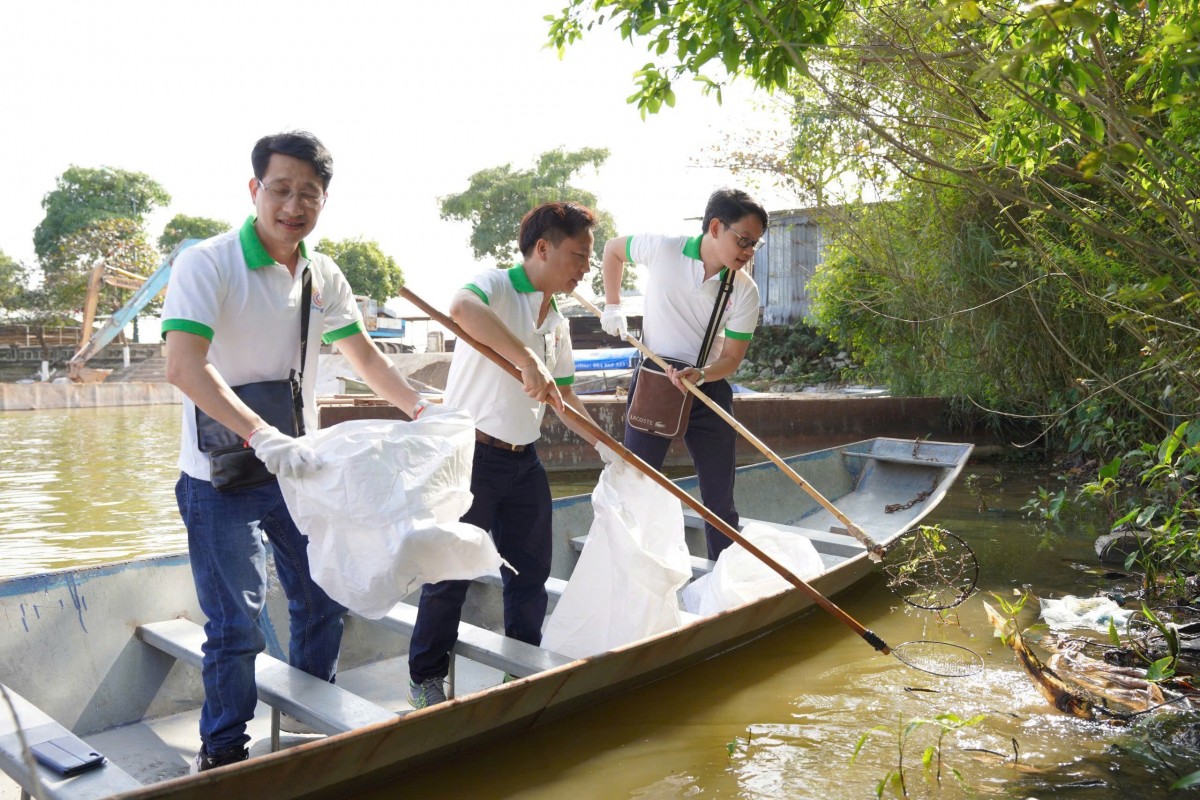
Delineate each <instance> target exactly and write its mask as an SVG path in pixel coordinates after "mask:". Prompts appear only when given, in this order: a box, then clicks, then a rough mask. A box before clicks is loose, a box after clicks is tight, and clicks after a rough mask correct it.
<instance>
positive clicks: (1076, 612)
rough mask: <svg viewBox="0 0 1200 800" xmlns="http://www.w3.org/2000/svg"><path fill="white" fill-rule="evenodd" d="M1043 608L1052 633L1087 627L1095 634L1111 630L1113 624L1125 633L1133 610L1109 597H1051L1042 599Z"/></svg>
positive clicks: (1043, 615) (1044, 617)
mask: <svg viewBox="0 0 1200 800" xmlns="http://www.w3.org/2000/svg"><path fill="white" fill-rule="evenodd" d="M1039 601H1040V603H1041V605H1042V619H1044V620H1046V624H1047V625H1049V626H1050V630H1052V631H1063V630H1073V629H1077V628H1088V629H1090V630H1094V631H1108V624H1109V622H1112V624H1113V625H1115V626H1116V627H1117V630H1123V629H1124V627H1125V626H1126V625H1127V624H1128V623H1129V618H1130V617H1131V616H1133V611H1131V610H1129V609H1126V608H1121V607H1120V606H1119V605H1117V604H1116V602H1115V601H1114V600H1112V599H1110V598H1108V597H1075V596H1074V595H1067V596H1066V597H1063V598H1061V599H1058V600H1055V599H1054V598H1051V597H1046V598H1039Z"/></svg>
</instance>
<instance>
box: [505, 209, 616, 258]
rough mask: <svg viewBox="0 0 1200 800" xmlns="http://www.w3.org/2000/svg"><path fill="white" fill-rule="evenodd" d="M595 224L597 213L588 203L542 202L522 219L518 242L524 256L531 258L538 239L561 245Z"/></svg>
mask: <svg viewBox="0 0 1200 800" xmlns="http://www.w3.org/2000/svg"><path fill="white" fill-rule="evenodd" d="M595 226H596V214H595V213H594V212H593V211H592V210H591V209H590V208H588V207H587V206H584V205H580V204H579V203H543V204H542V205H540V206H538V207H537V208H535V209H533V210H532V211H530V212H529V213H528V214H526V215H525V217H524V219H522V220H521V232H520V234H519V235H518V238H517V242H518V244H519V245H520V248H521V255H523V256H525V257H526V258H528V257H529V255H530V253H532V252H533V248H534V246H535V245H537V243H538V239H545V240H546V241H548V242H549V243H550V244H553V245H558V244H559V243H560V242H562V240H563V239H572V238H574V237H576V236H578V235H579V234H581V233H583V232H584V231H586V230H591V229H592V228H594V227H595Z"/></svg>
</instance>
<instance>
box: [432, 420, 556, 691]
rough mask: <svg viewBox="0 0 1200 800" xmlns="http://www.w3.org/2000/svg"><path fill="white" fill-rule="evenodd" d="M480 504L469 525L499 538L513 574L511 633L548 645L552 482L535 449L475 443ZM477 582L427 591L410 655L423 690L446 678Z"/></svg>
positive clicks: (507, 628)
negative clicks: (545, 640) (470, 592)
mask: <svg viewBox="0 0 1200 800" xmlns="http://www.w3.org/2000/svg"><path fill="white" fill-rule="evenodd" d="M471 494H472V495H474V501H473V502H472V503H471V507H470V509H468V510H467V513H466V514H464V515H463V517H462V521H463V522H467V523H470V524H471V525H477V526H478V527H480V528H483V529H484V530H485V531H489V532H491V534H492V540H493V541H495V543H496V549H497V550H499V551H500V555H501V557H502V558H504V560H505V561H507V562H508V563H509V564H512V566H513V568H514V569H516V570H517V573H516V574H515V575H514V574H513V571H512V570H510V569H508V568H507V567H501V569H500V573H501V575H502V576H503V578H504V634H505V635H506V636H510V637H512V638H514V639H520V640H521V641H522V642H528V643H529V644H535V645H536V644H541V642H542V621H543V620H544V619H545V617H546V602H547V598H546V579H547V578H549V577H550V554H551V545H552V543H551V526H550V517H551V512H552V509H551V497H550V481H549V480H548V479H547V478H546V470H545V468H544V467H543V466H542V462H541V461H540V460H539V459H538V457H537V450H536V449H535V448H534V447H533V446H532V445H530V446H529V447H528V448H527V449H525V450H524V451H522V452H520V453H513V452H511V451H508V450H501V449H499V448H496V447H492V446H491V445H486V444H482V443H479V442H476V443H475V460H474V462H473V465H472V472H471ZM470 584H471V582H470V581H441V582H440V583H427V584H425V585H424V586H423V587H422V588H421V602H420V603H419V605H418V607H417V609H418V610H417V624H416V626H415V627H414V628H413V635H412V641H411V643H410V646H409V651H408V672H409V676H410V677H411V678H412V680H413V681H415V682H416V683H420V682H422V681H426V680H429V679H430V678H444V677H446V675H447V674H449V672H450V651H451V649H453V647H454V643H455V642H457V641H458V623H459V620H460V619H461V618H462V607H463V602H464V601H465V600H466V598H467V588H468V587H469V586H470Z"/></svg>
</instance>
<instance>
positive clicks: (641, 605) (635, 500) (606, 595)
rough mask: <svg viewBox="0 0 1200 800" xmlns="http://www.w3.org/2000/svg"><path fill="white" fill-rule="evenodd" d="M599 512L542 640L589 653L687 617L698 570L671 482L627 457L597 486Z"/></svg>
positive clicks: (569, 651) (568, 651)
mask: <svg viewBox="0 0 1200 800" xmlns="http://www.w3.org/2000/svg"><path fill="white" fill-rule="evenodd" d="M592 508H593V510H594V512H595V519H594V520H593V521H592V527H591V530H590V531H589V532H588V537H587V544H586V545H584V548H583V552H582V553H581V554H580V556H579V562H578V563H577V564H576V565H575V570H574V572H572V573H571V580H570V581H569V582H568V583H567V588H566V589H565V590H564V591H563V594H562V597H561V598H560V599H559V601H558V604H557V605H556V606H555V608H554V613H553V614H552V615H551V616H550V621H549V623H548V624H547V626H546V633H545V635H544V636H543V637H542V646H543V647H546V648H548V649H550V650H553V651H555V652H557V653H562V654H563V655H566V656H570V657H572V658H583V657H585V656H590V655H592V654H594V653H601V652H604V651H605V650H609V649H611V648H613V647H618V646H620V645H623V644H627V643H629V642H633V641H637V640H638V639H641V638H644V637H646V636H650V635H653V634H655V633H660V632H662V631H665V630H670V629H671V628H677V627H679V625H681V624H682V622H683V618H682V615H681V614H680V612H679V598H678V595H677V592H678V591H679V587H681V586H683V584H684V583H685V582H686V581H687V579H688V578H689V577H690V576H691V574H692V566H691V563H692V562H691V557H690V556H689V555H688V550H687V544H686V542H685V541H684V538H683V512H682V511H681V510H680V508H679V501H678V500H676V499H675V498H674V497H672V496H671V494H670V493H669V492H667V490H666V489H663V488H662V487H661V486H658V485H657V484H656V483H654V482H653V481H651V480H650V479H649V478H647V477H645V476H644V475H642V474H641V473H639V472H638V471H637V470H635V469H632V468H631V467H629V466H627V465H626V464H625V463H624V462H617V463H615V464H610V465H609V466H607V467H605V468H604V472H603V473H602V474H601V475H600V482H599V483H598V484H597V485H596V489H595V491H593V492H592Z"/></svg>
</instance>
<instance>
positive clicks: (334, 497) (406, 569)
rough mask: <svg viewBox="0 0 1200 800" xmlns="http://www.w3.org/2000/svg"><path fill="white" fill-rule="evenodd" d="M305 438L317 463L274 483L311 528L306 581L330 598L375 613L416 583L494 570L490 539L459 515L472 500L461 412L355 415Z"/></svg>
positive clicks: (306, 529) (468, 442)
mask: <svg viewBox="0 0 1200 800" xmlns="http://www.w3.org/2000/svg"><path fill="white" fill-rule="evenodd" d="M306 439H307V440H308V441H309V443H310V444H312V446H313V447H314V448H315V449H316V451H317V454H318V455H319V456H320V457H321V459H322V461H323V462H324V466H322V467H321V469H319V470H316V471H313V472H309V473H306V474H304V475H302V476H301V477H297V478H282V479H280V481H279V485H280V488H281V489H282V490H283V497H284V500H285V501H286V502H287V507H288V510H289V511H290V512H291V514H292V519H294V520H295V522H296V527H298V528H299V529H300V530H301V531H302V532H303V533H305V534H307V535H308V561H309V567H310V568H311V570H312V575H313V579H314V580H315V581H316V582H317V584H318V585H320V587H321V588H322V589H324V590H325V591H326V592H327V593H328V594H329V596H330V597H332V598H333V599H334V600H336V601H338V602H339V603H341V604H342V605H344V606H346V607H347V608H349V609H350V610H352V611H354V612H356V613H358V614H361V615H363V616H364V617H370V618H373V619H377V618H379V617H382V616H383V615H384V614H386V613H387V612H388V610H389V609H391V607H392V606H394V605H395V604H396V603H398V602H400V600H401V599H403V598H404V597H405V596H406V595H408V594H409V593H410V592H412V591H413V590H414V589H417V588H418V587H419V586H420V585H421V584H422V583H430V582H435V581H442V580H470V579H472V578H477V577H479V576H480V575H484V574H487V573H489V572H494V571H496V570H497V569H499V568H500V564H501V563H502V562H501V559H500V554H499V553H498V552H496V546H495V544H494V543H493V542H492V537H491V536H490V535H489V534H488V533H487V532H486V531H484V530H482V529H480V528H477V527H475V526H474V525H466V524H464V523H460V522H459V521H458V520H459V517H461V516H462V515H463V514H464V513H466V511H467V509H468V508H470V506H471V492H470V485H471V461H472V458H473V454H474V451H475V423H474V421H473V420H472V419H471V417H470V416H469V415H468V414H466V413H463V412H457V413H444V414H438V415H436V416H430V417H428V418H426V419H418V420H416V421H415V422H391V421H386V420H355V421H350V422H343V423H341V424H339V425H335V426H333V427H332V428H326V429H323V430H319V431H316V432H314V433H311V434H309V435H308V436H307V437H306Z"/></svg>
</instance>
